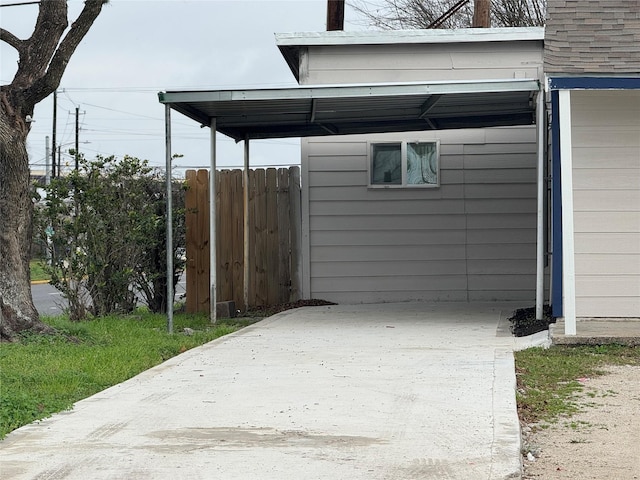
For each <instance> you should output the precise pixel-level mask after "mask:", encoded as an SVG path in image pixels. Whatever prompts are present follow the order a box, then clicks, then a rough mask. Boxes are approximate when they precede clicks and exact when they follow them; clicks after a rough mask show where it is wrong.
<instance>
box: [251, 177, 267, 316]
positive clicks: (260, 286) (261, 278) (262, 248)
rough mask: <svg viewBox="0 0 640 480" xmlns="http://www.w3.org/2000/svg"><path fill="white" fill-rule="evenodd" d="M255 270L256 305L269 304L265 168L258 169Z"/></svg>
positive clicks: (255, 204)
mask: <svg viewBox="0 0 640 480" xmlns="http://www.w3.org/2000/svg"><path fill="white" fill-rule="evenodd" d="M255 173H256V179H255V180H256V196H255V203H254V206H255V215H256V217H255V222H256V223H255V228H254V231H255V235H256V244H255V245H256V247H255V253H254V265H255V267H254V271H255V273H256V299H255V302H256V305H268V301H269V290H268V288H267V268H268V266H267V256H268V255H267V184H266V173H265V171H264V170H256V172H255Z"/></svg>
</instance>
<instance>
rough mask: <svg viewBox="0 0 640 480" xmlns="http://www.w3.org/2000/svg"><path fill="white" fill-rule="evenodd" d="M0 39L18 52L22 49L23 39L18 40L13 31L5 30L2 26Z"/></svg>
mask: <svg viewBox="0 0 640 480" xmlns="http://www.w3.org/2000/svg"><path fill="white" fill-rule="evenodd" d="M0 41H3V42H5V43H6V44H7V45H11V46H12V47H13V48H15V49H16V50H17V51H18V53H20V52H21V51H22V48H23V45H24V40H20V39H19V38H18V37H16V36H15V35H14V34H13V33H11V32H10V31H8V30H5V29H4V28H0Z"/></svg>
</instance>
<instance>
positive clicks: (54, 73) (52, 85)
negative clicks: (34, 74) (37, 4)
mask: <svg viewBox="0 0 640 480" xmlns="http://www.w3.org/2000/svg"><path fill="white" fill-rule="evenodd" d="M107 2H108V0H86V2H85V6H84V8H83V9H82V12H81V13H80V15H79V16H78V18H77V19H76V21H75V22H74V23H73V25H71V29H70V30H69V31H68V32H67V34H66V35H65V36H64V38H63V39H62V41H61V42H60V44H59V46H58V48H57V49H56V50H55V53H53V52H52V54H53V58H52V59H51V62H50V63H49V62H47V63H46V64H45V67H46V66H48V69H47V70H46V73H44V74H43V75H41V76H39V77H38V78H36V79H35V81H34V82H33V83H32V84H31V86H30V87H28V88H27V89H26V90H25V96H24V98H25V100H26V101H27V102H29V103H31V104H33V105H35V104H36V103H38V102H39V101H41V100H42V99H44V98H46V97H47V96H48V95H49V94H51V93H52V92H53V91H54V90H55V89H56V88H58V86H59V85H60V80H61V79H62V75H63V74H64V71H65V69H66V67H67V64H68V63H69V59H70V58H71V56H72V55H73V53H74V52H75V50H76V48H77V47H78V45H79V44H80V42H81V41H82V39H83V38H84V37H85V35H86V34H87V32H88V31H89V29H90V28H91V25H93V22H94V21H95V19H96V18H97V17H98V15H99V14H100V12H101V11H102V6H103V5H104V4H105V3H107ZM43 3H45V4H46V3H48V2H43ZM41 5H42V3H41ZM65 5H66V3H65ZM65 11H66V7H65ZM65 21H66V15H65ZM34 35H35V34H34ZM58 38H59V37H58ZM56 44H57V42H56Z"/></svg>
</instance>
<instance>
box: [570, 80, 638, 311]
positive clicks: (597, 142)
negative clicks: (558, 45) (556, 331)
mask: <svg viewBox="0 0 640 480" xmlns="http://www.w3.org/2000/svg"><path fill="white" fill-rule="evenodd" d="M571 100H572V101H571V105H572V112H571V117H572V118H571V121H572V144H573V150H572V156H573V182H574V222H575V252H576V253H575V266H576V316H578V317H640V91H637V90H635V91H634V90H626V91H625V90H622V91H594V90H589V91H572V93H571Z"/></svg>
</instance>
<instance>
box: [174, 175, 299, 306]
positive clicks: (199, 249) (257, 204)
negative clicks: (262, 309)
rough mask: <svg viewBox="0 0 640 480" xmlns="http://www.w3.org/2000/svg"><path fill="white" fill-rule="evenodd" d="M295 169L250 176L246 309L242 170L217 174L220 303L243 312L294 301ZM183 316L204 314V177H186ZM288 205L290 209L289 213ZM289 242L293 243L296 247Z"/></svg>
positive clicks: (206, 279) (206, 224) (206, 302)
mask: <svg viewBox="0 0 640 480" xmlns="http://www.w3.org/2000/svg"><path fill="white" fill-rule="evenodd" d="M299 175H300V174H299V169H298V168H297V167H294V168H292V169H289V170H287V169H280V170H278V171H276V170H275V169H268V170H267V171H265V170H262V169H260V170H250V171H249V186H248V189H249V259H248V260H249V279H248V280H249V283H248V293H249V298H248V301H249V305H244V274H243V270H244V248H243V236H244V208H243V188H244V187H243V181H242V171H241V170H224V171H219V172H216V178H215V181H216V199H215V202H216V226H217V230H216V232H217V242H216V245H217V248H216V259H217V272H216V275H217V281H216V292H217V295H218V298H219V300H220V301H225V300H233V301H234V302H235V304H236V307H237V308H239V309H241V310H244V309H245V308H251V307H256V306H266V305H273V304H277V303H283V302H287V301H291V300H297V299H298V296H297V295H298V292H299V289H298V287H297V285H298V282H297V281H296V282H295V283H296V287H295V291H294V287H293V282H292V278H293V277H295V276H296V275H297V273H296V272H294V271H293V269H295V268H298V266H299V265H300V259H299V258H294V257H295V256H296V255H297V253H296V252H298V250H299V247H298V246H296V245H298V244H299V239H300V223H301V222H300V185H299V178H300V176H299ZM187 184H188V190H187V195H186V199H185V202H186V205H185V207H186V215H187V217H186V219H185V221H186V223H187V238H186V242H187V311H188V312H196V311H204V312H208V311H209V206H208V195H209V189H208V171H207V170H199V171H197V172H194V171H192V170H190V171H187ZM290 205H293V207H291V206H290ZM292 242H297V243H296V244H295V245H294V244H292Z"/></svg>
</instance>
